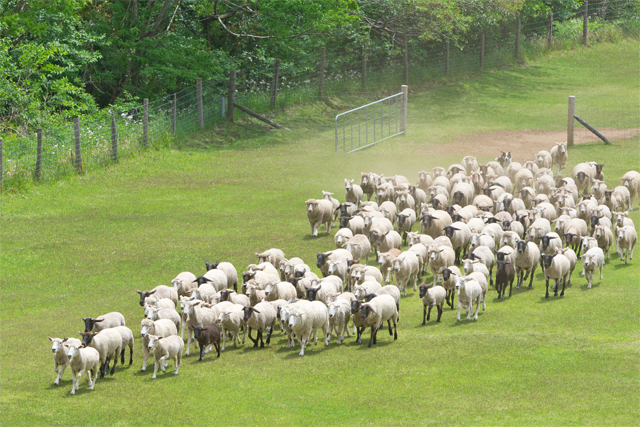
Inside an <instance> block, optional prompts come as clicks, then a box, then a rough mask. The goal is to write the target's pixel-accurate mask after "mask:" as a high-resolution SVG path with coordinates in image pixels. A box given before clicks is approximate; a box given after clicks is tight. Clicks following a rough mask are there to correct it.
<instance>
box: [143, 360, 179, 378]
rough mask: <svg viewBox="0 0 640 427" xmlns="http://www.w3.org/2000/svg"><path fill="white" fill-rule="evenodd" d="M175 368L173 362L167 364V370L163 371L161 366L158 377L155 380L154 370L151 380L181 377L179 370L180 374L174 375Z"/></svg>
mask: <svg viewBox="0 0 640 427" xmlns="http://www.w3.org/2000/svg"><path fill="white" fill-rule="evenodd" d="M173 370H174V367H173V363H170V364H169V366H167V370H166V371H165V372H162V371H161V370H160V368H158V373H157V374H156V379H155V380H154V379H153V371H152V372H151V376H150V377H149V381H158V380H167V379H169V378H176V377H179V376H180V372H178V375H174V374H173Z"/></svg>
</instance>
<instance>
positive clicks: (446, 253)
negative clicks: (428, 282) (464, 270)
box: [429, 246, 456, 285]
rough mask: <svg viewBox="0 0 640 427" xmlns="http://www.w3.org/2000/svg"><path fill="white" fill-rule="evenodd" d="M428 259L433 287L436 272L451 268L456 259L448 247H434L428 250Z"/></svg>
mask: <svg viewBox="0 0 640 427" xmlns="http://www.w3.org/2000/svg"><path fill="white" fill-rule="evenodd" d="M429 259H430V261H429V268H430V269H431V274H432V275H433V285H435V284H436V278H437V273H438V271H440V269H443V268H448V267H450V266H452V265H453V264H454V261H455V259H456V253H455V251H454V250H453V249H452V248H450V247H448V246H440V247H438V246H436V247H432V248H431V249H430V250H429Z"/></svg>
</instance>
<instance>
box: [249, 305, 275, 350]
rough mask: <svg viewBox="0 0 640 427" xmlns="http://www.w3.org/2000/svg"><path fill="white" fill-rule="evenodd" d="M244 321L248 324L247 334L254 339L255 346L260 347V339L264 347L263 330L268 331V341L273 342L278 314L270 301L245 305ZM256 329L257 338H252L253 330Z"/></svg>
mask: <svg viewBox="0 0 640 427" xmlns="http://www.w3.org/2000/svg"><path fill="white" fill-rule="evenodd" d="M243 311H244V321H245V323H246V325H247V327H248V328H249V329H248V332H247V335H248V336H249V339H250V340H251V341H253V346H254V347H258V340H260V348H263V347H264V343H265V341H264V340H263V339H262V334H263V332H265V331H266V332H267V340H266V343H267V344H269V343H270V342H271V333H272V332H273V327H274V326H275V324H276V320H277V314H276V310H275V309H274V308H273V306H272V305H271V304H269V303H268V302H264V301H263V302H260V303H258V304H256V305H255V306H253V307H244V308H243ZM254 329H255V330H256V334H257V336H256V338H255V339H253V338H251V331H252V330H254Z"/></svg>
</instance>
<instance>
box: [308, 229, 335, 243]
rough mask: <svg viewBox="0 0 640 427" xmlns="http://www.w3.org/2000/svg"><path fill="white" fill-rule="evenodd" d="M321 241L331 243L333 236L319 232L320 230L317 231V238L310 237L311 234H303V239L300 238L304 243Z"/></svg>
mask: <svg viewBox="0 0 640 427" xmlns="http://www.w3.org/2000/svg"><path fill="white" fill-rule="evenodd" d="M322 239H325V240H326V239H331V241H333V236H332V235H331V233H327V232H321V231H320V230H318V235H317V236H312V235H311V234H305V235H304V237H303V238H302V240H304V241H305V242H307V241H309V240H322Z"/></svg>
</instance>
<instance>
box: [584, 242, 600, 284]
mask: <svg viewBox="0 0 640 427" xmlns="http://www.w3.org/2000/svg"><path fill="white" fill-rule="evenodd" d="M581 258H582V269H583V270H584V273H585V278H586V279H587V284H588V285H587V289H591V284H592V283H593V274H594V273H595V271H596V269H597V268H599V269H600V280H602V268H603V267H604V252H602V249H600V248H591V249H589V250H588V251H587V252H585V253H584V254H583V255H582V257H581Z"/></svg>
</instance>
